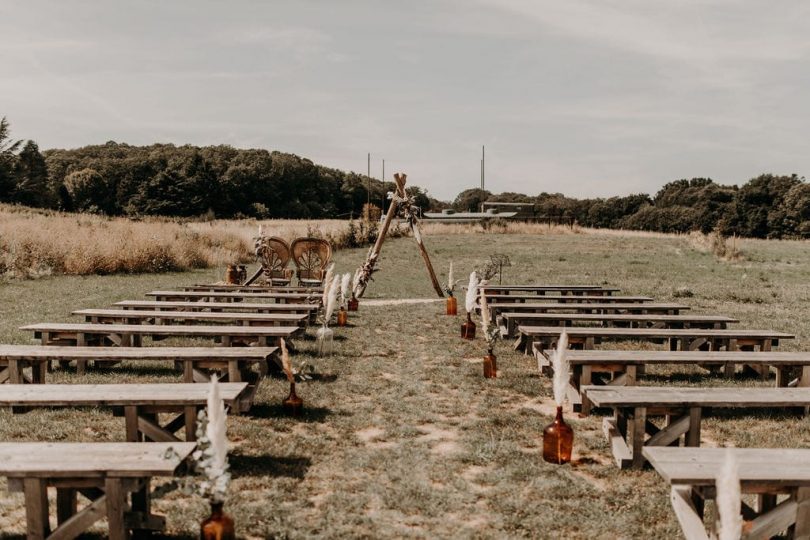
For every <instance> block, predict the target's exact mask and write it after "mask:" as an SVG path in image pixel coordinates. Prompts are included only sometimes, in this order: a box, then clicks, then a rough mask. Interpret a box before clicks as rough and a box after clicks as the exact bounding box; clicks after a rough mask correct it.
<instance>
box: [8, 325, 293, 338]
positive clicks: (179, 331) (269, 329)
mask: <svg viewBox="0 0 810 540" xmlns="http://www.w3.org/2000/svg"><path fill="white" fill-rule="evenodd" d="M20 330H27V331H31V332H50V333H58V332H59V333H75V334H77V335H80V334H94V335H109V334H138V335H157V336H190V337H194V336H198V337H220V336H231V337H257V336H264V337H284V338H286V337H291V336H295V335H299V334H301V333H302V332H303V329H302V328H300V327H298V326H225V325H222V326H204V325H179V324H177V325H162V324H92V323H38V324H29V325H26V326H21V327H20Z"/></svg>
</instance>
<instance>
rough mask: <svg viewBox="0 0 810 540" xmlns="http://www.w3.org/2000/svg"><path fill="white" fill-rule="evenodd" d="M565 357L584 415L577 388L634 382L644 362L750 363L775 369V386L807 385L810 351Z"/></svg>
mask: <svg viewBox="0 0 810 540" xmlns="http://www.w3.org/2000/svg"><path fill="white" fill-rule="evenodd" d="M552 353H553V351H551V350H545V351H540V350H538V349H537V348H536V347H535V355H536V356H538V359H540V357H542V361H541V362H539V365H541V366H542V368H541V369H545V368H548V369H550V368H552V366H551V365H550V362H549V359H550V358H551V355H552ZM566 358H567V359H568V362H569V364H570V366H571V384H570V386H569V389H568V399H569V401H570V402H571V404H572V405H573V407H574V411H580V412H581V413H582V414H583V415H587V414H589V413H590V410H591V404H590V401H589V400H588V398H587V396H584V395H582V394H580V389H581V388H583V387H585V386H589V385H591V384H595V383H601V384H603V385H607V386H634V385H635V384H636V379H637V376H638V375H640V374H641V372H642V371H643V368H644V367H645V366H650V365H677V366H683V365H690V366H700V367H703V368H706V369H709V370H711V369H713V368H719V369H723V370H725V374H726V375H727V376H731V375H732V374H733V373H734V371H735V368H736V367H737V366H743V367H746V366H749V367H753V368H754V369H755V370H756V371H757V372H759V373H760V374H762V373H768V370H769V368H770V367H773V368H774V369H775V371H776V387H778V388H784V387H792V386H799V387H803V386H810V352H775V351H758V352H752V351H638V350H634V351H618V350H594V351H568V353H567V355H566Z"/></svg>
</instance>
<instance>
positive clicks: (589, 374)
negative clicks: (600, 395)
mask: <svg viewBox="0 0 810 540" xmlns="http://www.w3.org/2000/svg"><path fill="white" fill-rule="evenodd" d="M592 382H593V368H592V367H591V366H590V365H587V364H586V365H583V366H582V374H581V375H580V377H579V381H576V383H575V384H574V385H573V386H574V388H576V390H577V392H579V395H580V398H581V400H582V403H581V404H580V406H579V409H580V412H581V413H582V415H583V416H587V415H589V414H591V400H590V399H588V396H587V395H586V394H583V393H582V387H583V386H588V385H589V384H591V383H592ZM572 408H573V410H574V412H576V410H577V407H576V406H575V405H573V404H572Z"/></svg>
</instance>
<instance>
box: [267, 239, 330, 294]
mask: <svg viewBox="0 0 810 540" xmlns="http://www.w3.org/2000/svg"><path fill="white" fill-rule="evenodd" d="M256 257H257V258H258V259H259V262H260V263H261V265H262V273H263V275H264V279H265V281H266V282H267V283H269V284H271V285H279V286H285V285H289V284H290V282H291V281H292V278H293V275H295V277H296V278H297V279H298V284H299V285H300V286H303V287H317V286H320V285H321V282H322V281H323V279H324V277H325V276H326V267H327V266H329V263H330V262H331V260H332V246H331V245H330V244H329V242H327V241H326V240H322V239H320V238H296V239H295V240H294V241H293V243H292V244H287V242H285V241H284V240H282V239H281V238H278V237H276V236H269V237H268V236H260V237H259V238H257V239H256ZM290 260H292V262H293V263H294V264H295V267H296V268H295V271H293V269H292V268H287V266H288V265H289V263H290Z"/></svg>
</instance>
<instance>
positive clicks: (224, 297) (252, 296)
mask: <svg viewBox="0 0 810 540" xmlns="http://www.w3.org/2000/svg"><path fill="white" fill-rule="evenodd" d="M146 296H151V297H153V298H154V299H155V300H158V301H165V300H180V301H185V302H195V301H206V302H244V301H246V300H274V301H275V302H276V303H279V304H281V303H287V304H302V303H320V301H321V298H322V297H323V293H317V292H312V293H292V292H290V293H285V292H260V293H240V292H206V291H151V292H148V293H146Z"/></svg>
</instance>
